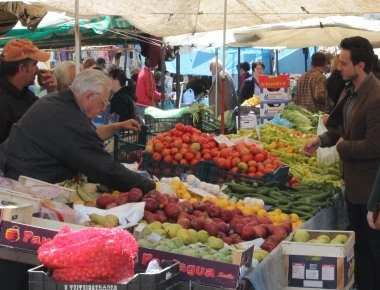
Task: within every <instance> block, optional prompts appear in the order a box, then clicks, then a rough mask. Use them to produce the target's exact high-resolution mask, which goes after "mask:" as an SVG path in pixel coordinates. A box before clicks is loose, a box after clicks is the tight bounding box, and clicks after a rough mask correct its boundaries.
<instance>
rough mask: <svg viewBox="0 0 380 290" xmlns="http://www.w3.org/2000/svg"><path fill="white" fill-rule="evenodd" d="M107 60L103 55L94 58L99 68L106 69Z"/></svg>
mask: <svg viewBox="0 0 380 290" xmlns="http://www.w3.org/2000/svg"><path fill="white" fill-rule="evenodd" d="M106 66H107V62H106V60H105V59H104V58H103V57H98V58H97V59H96V67H98V68H99V69H101V70H103V71H106Z"/></svg>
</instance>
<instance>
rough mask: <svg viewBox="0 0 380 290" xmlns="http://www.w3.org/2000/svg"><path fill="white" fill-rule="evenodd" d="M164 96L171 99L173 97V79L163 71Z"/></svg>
mask: <svg viewBox="0 0 380 290" xmlns="http://www.w3.org/2000/svg"><path fill="white" fill-rule="evenodd" d="M165 95H166V96H168V97H171V96H172V95H173V78H172V76H171V73H170V71H167V70H166V71H165Z"/></svg>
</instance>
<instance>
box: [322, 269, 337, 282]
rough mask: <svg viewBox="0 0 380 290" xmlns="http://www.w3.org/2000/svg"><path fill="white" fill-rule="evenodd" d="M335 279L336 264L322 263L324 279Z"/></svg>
mask: <svg viewBox="0 0 380 290" xmlns="http://www.w3.org/2000/svg"><path fill="white" fill-rule="evenodd" d="M334 279H335V265H322V280H329V281H333V280H334Z"/></svg>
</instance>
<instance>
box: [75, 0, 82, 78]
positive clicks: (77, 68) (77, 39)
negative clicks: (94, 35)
mask: <svg viewBox="0 0 380 290" xmlns="http://www.w3.org/2000/svg"><path fill="white" fill-rule="evenodd" d="M74 30H75V71H76V73H77V74H78V73H79V72H80V59H81V55H80V29H79V0H75V29H74Z"/></svg>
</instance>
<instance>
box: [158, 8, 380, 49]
mask: <svg viewBox="0 0 380 290" xmlns="http://www.w3.org/2000/svg"><path fill="white" fill-rule="evenodd" d="M379 19H380V14H371V15H368V16H367V17H359V16H330V17H325V18H314V19H306V20H301V21H293V22H288V23H279V24H264V25H257V26H253V27H244V28H236V29H228V30H227V32H226V45H227V46H232V47H286V48H300V47H308V46H336V45H338V44H339V42H340V40H341V39H343V38H345V37H351V36H357V35H360V36H362V37H365V38H367V39H369V41H371V42H372V43H373V44H374V46H379V45H380V33H379V32H380V20H379ZM222 35H223V31H222V30H218V31H210V32H201V33H195V34H184V35H177V36H172V37H166V38H165V41H167V42H168V43H170V44H171V45H182V46H191V47H197V48H200V49H202V48H204V47H205V46H206V47H220V46H222Z"/></svg>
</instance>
